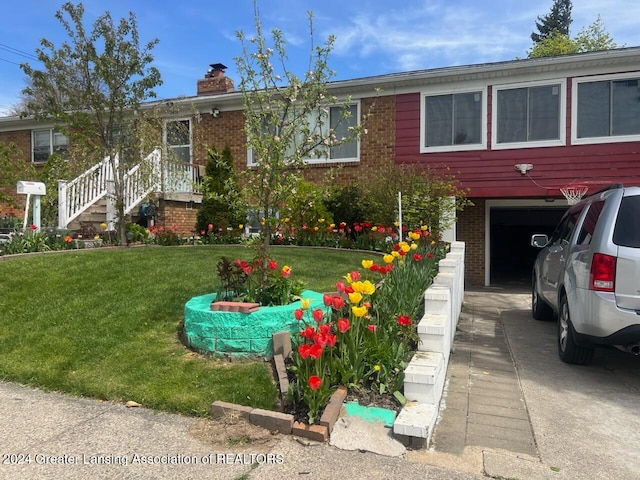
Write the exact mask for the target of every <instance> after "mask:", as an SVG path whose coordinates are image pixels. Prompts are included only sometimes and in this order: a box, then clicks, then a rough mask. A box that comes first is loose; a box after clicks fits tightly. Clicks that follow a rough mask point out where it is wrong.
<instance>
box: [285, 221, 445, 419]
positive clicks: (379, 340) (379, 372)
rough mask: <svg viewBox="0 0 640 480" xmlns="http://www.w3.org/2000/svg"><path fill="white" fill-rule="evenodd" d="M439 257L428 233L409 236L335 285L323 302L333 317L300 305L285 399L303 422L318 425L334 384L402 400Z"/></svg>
mask: <svg viewBox="0 0 640 480" xmlns="http://www.w3.org/2000/svg"><path fill="white" fill-rule="evenodd" d="M443 253H444V250H443V248H442V247H441V246H440V245H438V244H437V243H436V242H434V241H432V240H431V239H430V238H429V233H428V231H427V230H426V229H424V230H421V229H417V230H414V231H413V232H411V235H410V237H409V241H408V242H399V243H396V244H394V245H393V247H392V249H391V252H390V253H389V254H387V255H385V256H384V257H383V262H382V263H380V264H378V263H375V262H374V261H373V260H370V259H365V260H363V261H362V263H361V264H362V267H363V269H364V272H363V273H360V272H359V271H355V270H354V271H351V272H350V273H348V274H347V275H346V276H345V277H344V281H343V280H341V281H338V282H337V283H336V290H337V293H336V294H331V295H327V294H325V296H324V304H325V306H328V307H331V310H330V312H331V313H325V312H324V311H322V310H321V309H315V310H310V309H309V308H308V303H306V302H305V301H304V300H303V301H302V302H301V305H302V306H301V308H300V309H298V310H296V311H295V312H294V315H295V318H296V319H297V320H298V321H299V322H300V332H299V333H298V334H297V335H296V336H295V338H294V343H295V350H294V353H293V355H292V363H291V366H290V370H291V372H292V373H293V374H294V375H295V379H294V380H293V381H292V382H291V384H290V390H289V398H290V400H291V401H292V403H293V404H294V406H296V409H300V407H301V406H302V405H304V407H305V409H306V412H307V413H306V416H307V420H308V421H309V423H314V422H316V421H317V419H318V416H319V414H320V412H321V410H322V408H323V407H324V405H325V403H326V401H327V399H328V398H329V396H330V395H331V393H332V392H333V391H335V389H336V388H337V387H338V386H339V385H344V386H346V387H348V388H349V389H351V390H352V391H353V390H355V391H358V390H366V389H371V390H373V391H375V392H376V393H377V394H391V395H393V396H394V397H395V398H396V399H397V400H398V401H399V402H402V401H403V400H404V397H403V396H402V392H401V389H402V386H403V382H404V370H405V368H406V367H407V365H408V363H409V360H410V358H411V356H412V355H413V352H414V351H415V350H416V349H417V346H418V336H417V332H416V324H417V321H418V319H419V316H420V314H421V307H422V302H423V301H424V300H423V298H424V297H423V294H424V291H425V290H426V289H427V288H428V287H429V285H430V284H431V282H432V280H433V277H434V276H435V274H436V262H437V261H438V260H439V259H440V258H441V257H442V255H443Z"/></svg>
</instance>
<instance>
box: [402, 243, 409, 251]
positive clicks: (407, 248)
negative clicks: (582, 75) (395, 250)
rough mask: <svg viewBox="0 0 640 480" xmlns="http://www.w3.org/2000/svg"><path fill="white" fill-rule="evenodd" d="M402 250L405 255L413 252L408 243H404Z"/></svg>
mask: <svg viewBox="0 0 640 480" xmlns="http://www.w3.org/2000/svg"><path fill="white" fill-rule="evenodd" d="M400 248H402V251H403V252H404V253H409V251H410V250H411V247H410V246H409V244H408V243H404V244H403V245H402V246H401V247H400Z"/></svg>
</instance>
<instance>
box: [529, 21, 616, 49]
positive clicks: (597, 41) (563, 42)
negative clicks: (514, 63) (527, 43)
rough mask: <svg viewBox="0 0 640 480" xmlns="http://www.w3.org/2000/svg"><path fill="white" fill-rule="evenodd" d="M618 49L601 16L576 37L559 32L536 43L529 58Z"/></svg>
mask: <svg viewBox="0 0 640 480" xmlns="http://www.w3.org/2000/svg"><path fill="white" fill-rule="evenodd" d="M613 48H618V45H617V44H616V42H614V41H613V38H611V35H610V34H609V32H607V29H606V27H605V25H604V23H603V21H602V18H601V17H600V15H598V18H597V19H596V21H595V22H593V23H592V24H591V25H589V26H588V27H584V28H583V29H582V30H580V32H579V33H578V34H577V35H576V36H575V38H570V37H569V35H565V34H562V33H559V32H554V33H553V34H552V35H549V36H548V37H546V38H544V39H543V40H541V41H539V42H537V43H535V44H534V45H533V47H531V50H529V52H528V53H527V56H528V58H540V57H553V56H556V55H566V54H570V53H583V52H595V51H598V50H611V49H613Z"/></svg>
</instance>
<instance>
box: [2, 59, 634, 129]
mask: <svg viewBox="0 0 640 480" xmlns="http://www.w3.org/2000/svg"><path fill="white" fill-rule="evenodd" d="M612 68H615V69H617V70H618V71H620V70H621V69H628V70H638V69H640V47H628V48H618V49H612V50H602V51H598V52H586V53H578V54H570V55H561V56H556V57H543V58H533V59H530V58H526V59H515V60H507V61H501V62H493V63H482V64H474V65H460V66H449V67H441V68H432V69H425V70H415V71H409V72H399V73H389V74H383V75H375V76H370V77H362V78H355V79H350V80H339V81H334V82H330V83H329V84H328V89H329V91H331V92H332V93H333V94H335V95H353V96H359V97H362V98H364V97H367V96H373V95H377V94H380V95H394V94H397V93H401V92H408V91H415V90H416V88H419V87H424V86H426V85H430V84H439V83H451V82H460V81H471V80H483V79H484V80H488V79H499V78H509V77H513V76H519V75H536V74H537V75H539V74H549V75H552V74H554V73H557V74H558V75H560V74H564V75H569V74H570V72H572V71H576V70H603V69H612ZM378 89H380V90H381V93H376V91H377V90H378ZM167 103H171V104H172V105H174V106H180V105H184V106H185V107H186V106H189V108H196V109H204V108H206V109H210V108H211V106H213V105H215V106H216V107H217V108H219V109H221V110H225V109H227V110H237V109H241V108H242V105H243V102H242V92H239V91H236V92H232V93H221V94H219V95H206V96H184V97H176V98H165V99H161V100H154V101H152V102H147V103H145V106H146V107H149V108H151V107H154V106H158V105H162V104H167ZM29 121H31V123H33V119H21V118H20V117H0V130H5V131H6V130H8V129H9V128H11V126H14V128H15V126H17V125H20V128H24V127H25V122H27V123H29ZM40 125H41V124H40Z"/></svg>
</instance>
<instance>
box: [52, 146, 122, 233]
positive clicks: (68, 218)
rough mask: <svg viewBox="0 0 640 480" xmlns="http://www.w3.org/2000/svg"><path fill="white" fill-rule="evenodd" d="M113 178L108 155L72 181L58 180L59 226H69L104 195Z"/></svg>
mask: <svg viewBox="0 0 640 480" xmlns="http://www.w3.org/2000/svg"><path fill="white" fill-rule="evenodd" d="M112 178H113V169H112V167H111V162H110V161H109V158H108V157H107V158H105V159H104V160H103V161H102V162H100V163H98V164H97V165H94V166H93V167H91V168H90V169H89V170H87V171H86V172H84V173H83V174H82V175H80V176H79V177H77V178H75V179H73V180H71V181H70V182H66V181H64V180H60V181H58V228H67V225H69V223H71V222H72V221H73V220H74V219H76V218H78V217H79V216H80V214H82V213H83V212H84V211H85V210H87V209H88V208H89V207H90V206H91V205H93V204H94V203H96V202H97V201H98V200H100V199H101V198H102V197H104V196H105V195H106V194H107V188H108V182H109V181H110V180H111V179H112Z"/></svg>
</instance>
